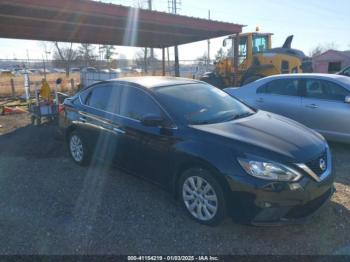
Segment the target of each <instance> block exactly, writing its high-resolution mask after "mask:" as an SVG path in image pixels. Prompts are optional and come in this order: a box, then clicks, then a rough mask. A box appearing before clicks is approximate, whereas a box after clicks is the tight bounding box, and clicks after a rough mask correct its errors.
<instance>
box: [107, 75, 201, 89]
mask: <svg viewBox="0 0 350 262" xmlns="http://www.w3.org/2000/svg"><path fill="white" fill-rule="evenodd" d="M108 81H111V82H120V83H130V84H136V85H139V86H142V87H145V88H147V89H155V88H159V87H165V86H174V85H186V84H196V83H202V82H201V81H198V80H193V79H189V78H180V77H170V76H142V77H122V78H116V79H111V80H108Z"/></svg>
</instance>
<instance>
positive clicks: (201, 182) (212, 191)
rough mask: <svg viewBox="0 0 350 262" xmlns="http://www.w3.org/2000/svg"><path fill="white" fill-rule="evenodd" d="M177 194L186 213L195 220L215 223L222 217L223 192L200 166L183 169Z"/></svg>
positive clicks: (224, 206) (209, 223)
mask: <svg viewBox="0 0 350 262" xmlns="http://www.w3.org/2000/svg"><path fill="white" fill-rule="evenodd" d="M179 195H180V196H181V200H182V201H181V202H182V205H183V206H184V208H185V209H186V211H187V213H188V214H189V215H190V216H191V217H192V218H193V219H194V220H196V221H197V222H199V223H201V224H205V225H217V224H219V223H220V222H221V221H222V220H223V219H224V217H225V213H226V204H225V197H224V193H223V190H222V188H221V186H220V184H219V183H218V182H217V181H216V179H215V178H214V177H213V176H212V175H211V174H210V172H208V171H206V170H204V169H201V168H191V169H189V170H187V171H185V172H184V173H183V175H182V176H181V178H180V183H179Z"/></svg>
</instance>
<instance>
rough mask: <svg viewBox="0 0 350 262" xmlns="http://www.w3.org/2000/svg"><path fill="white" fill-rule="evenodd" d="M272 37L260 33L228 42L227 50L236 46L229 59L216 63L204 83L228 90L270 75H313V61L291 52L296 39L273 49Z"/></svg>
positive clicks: (236, 36)
mask: <svg viewBox="0 0 350 262" xmlns="http://www.w3.org/2000/svg"><path fill="white" fill-rule="evenodd" d="M272 35H273V34H271V33H260V32H259V31H258V29H257V31H256V32H253V33H243V34H237V35H233V36H230V37H229V38H226V39H225V40H224V42H223V46H227V43H228V42H229V41H230V42H231V43H232V48H231V49H230V51H229V54H228V57H225V58H222V59H219V60H218V61H216V62H215V69H214V71H213V72H207V73H205V74H204V75H203V76H202V77H201V80H202V81H205V82H207V83H209V84H212V85H214V86H216V87H218V88H225V87H228V86H242V85H246V84H248V83H250V82H253V81H255V80H257V79H259V78H263V77H266V76H270V75H276V74H289V73H310V72H312V62H311V58H309V57H307V56H306V55H305V54H304V53H303V52H302V51H300V50H296V49H292V48H291V44H292V41H293V36H292V35H291V36H289V37H288V38H287V39H286V41H285V43H284V44H283V46H282V47H278V48H271V36H272Z"/></svg>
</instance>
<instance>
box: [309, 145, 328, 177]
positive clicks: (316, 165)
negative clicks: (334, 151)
mask: <svg viewBox="0 0 350 262" xmlns="http://www.w3.org/2000/svg"><path fill="white" fill-rule="evenodd" d="M321 159H323V160H324V161H325V162H326V169H327V168H328V166H327V164H328V161H327V151H324V152H323V154H322V155H321V156H319V157H317V158H315V159H314V160H311V161H310V162H307V163H306V165H307V166H308V168H310V169H311V170H312V171H313V172H314V173H315V174H316V175H317V176H321V175H322V174H323V173H324V172H325V171H326V169H325V170H322V169H321V167H320V160H321Z"/></svg>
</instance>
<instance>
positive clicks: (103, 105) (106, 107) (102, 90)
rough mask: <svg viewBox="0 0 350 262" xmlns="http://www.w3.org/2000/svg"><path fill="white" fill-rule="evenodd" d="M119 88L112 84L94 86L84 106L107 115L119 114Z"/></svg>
mask: <svg viewBox="0 0 350 262" xmlns="http://www.w3.org/2000/svg"><path fill="white" fill-rule="evenodd" d="M120 93H121V88H120V87H119V86H115V85H112V84H102V85H97V86H95V87H94V88H93V89H92V90H91V92H90V93H89V95H88V96H87V99H86V105H88V106H90V107H93V108H95V109H99V110H103V111H106V112H109V113H115V114H118V113H119V99H120Z"/></svg>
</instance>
